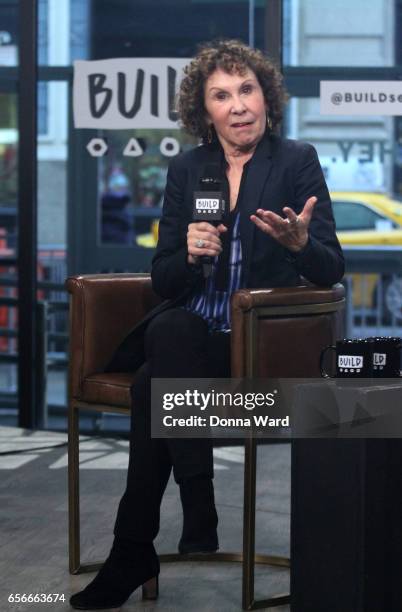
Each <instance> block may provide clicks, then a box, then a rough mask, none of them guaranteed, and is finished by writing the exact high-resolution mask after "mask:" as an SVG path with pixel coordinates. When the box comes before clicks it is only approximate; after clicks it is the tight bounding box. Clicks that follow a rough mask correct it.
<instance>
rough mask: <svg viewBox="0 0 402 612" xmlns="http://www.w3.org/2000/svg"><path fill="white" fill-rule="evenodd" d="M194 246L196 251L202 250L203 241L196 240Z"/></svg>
mask: <svg viewBox="0 0 402 612" xmlns="http://www.w3.org/2000/svg"><path fill="white" fill-rule="evenodd" d="M195 246H196V247H197V248H198V249H203V248H204V246H205V242H204V241H203V240H201V238H198V240H197V242H196V243H195Z"/></svg>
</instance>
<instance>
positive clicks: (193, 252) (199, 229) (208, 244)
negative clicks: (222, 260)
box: [187, 221, 227, 264]
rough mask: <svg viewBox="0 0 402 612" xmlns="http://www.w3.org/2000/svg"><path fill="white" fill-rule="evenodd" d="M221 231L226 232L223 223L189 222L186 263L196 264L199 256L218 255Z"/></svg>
mask: <svg viewBox="0 0 402 612" xmlns="http://www.w3.org/2000/svg"><path fill="white" fill-rule="evenodd" d="M223 232H227V227H226V226H225V225H223V223H220V224H219V225H218V227H215V225H212V224H211V223H207V222H206V221H201V222H199V223H190V225H189V226H188V231H187V251H188V256H187V261H188V263H189V264H196V263H198V260H199V258H200V257H204V256H206V257H216V256H217V255H219V254H220V253H221V251H222V244H221V239H220V235H221V234H222V233H223ZM197 244H198V246H197Z"/></svg>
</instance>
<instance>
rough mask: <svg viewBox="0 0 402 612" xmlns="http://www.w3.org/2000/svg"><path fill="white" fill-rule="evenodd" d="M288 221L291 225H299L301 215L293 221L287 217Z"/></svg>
mask: <svg viewBox="0 0 402 612" xmlns="http://www.w3.org/2000/svg"><path fill="white" fill-rule="evenodd" d="M286 223H289V224H290V225H297V223H299V217H296V219H292V221H291V220H290V219H288V218H287V217H286Z"/></svg>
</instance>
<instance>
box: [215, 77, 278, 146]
mask: <svg viewBox="0 0 402 612" xmlns="http://www.w3.org/2000/svg"><path fill="white" fill-rule="evenodd" d="M204 104H205V109H206V112H207V115H206V120H207V123H208V124H213V125H214V127H215V130H216V133H217V135H218V138H219V140H220V143H221V145H222V146H223V148H224V150H225V151H226V152H230V151H233V150H235V149H242V150H249V149H252V148H253V147H255V146H256V145H257V143H258V141H259V140H260V139H261V138H262V136H263V134H264V132H265V127H266V111H267V108H266V104H265V99H264V94H263V92H262V89H261V85H260V84H259V82H258V79H257V77H256V75H255V74H254V72H253V71H252V70H250V69H247V71H246V72H245V73H244V74H242V75H240V74H236V73H234V74H229V73H227V72H224V71H223V70H221V69H217V70H215V72H213V73H212V74H211V75H210V76H209V77H208V79H207V80H206V82H205V88H204Z"/></svg>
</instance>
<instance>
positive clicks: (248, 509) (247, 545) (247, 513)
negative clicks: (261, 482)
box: [242, 438, 257, 610]
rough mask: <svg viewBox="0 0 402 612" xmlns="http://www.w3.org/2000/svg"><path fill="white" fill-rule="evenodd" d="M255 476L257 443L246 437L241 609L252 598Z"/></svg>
mask: <svg viewBox="0 0 402 612" xmlns="http://www.w3.org/2000/svg"><path fill="white" fill-rule="evenodd" d="M256 478H257V443H256V440H255V439H253V438H246V440H245V448H244V506H243V587H242V603H243V610H249V609H250V604H251V603H252V601H253V598H254V554H255V496H256Z"/></svg>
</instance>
